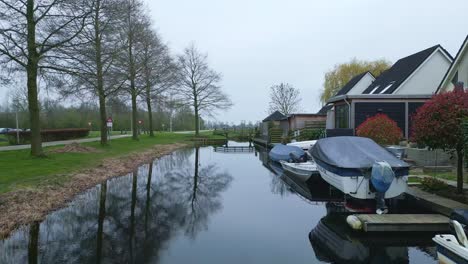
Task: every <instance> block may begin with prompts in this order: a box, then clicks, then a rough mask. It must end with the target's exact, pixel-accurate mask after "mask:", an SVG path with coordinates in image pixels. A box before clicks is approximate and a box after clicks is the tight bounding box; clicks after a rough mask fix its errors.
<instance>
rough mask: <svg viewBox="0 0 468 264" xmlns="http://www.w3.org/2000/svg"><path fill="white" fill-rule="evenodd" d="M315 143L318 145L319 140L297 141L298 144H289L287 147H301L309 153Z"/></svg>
mask: <svg viewBox="0 0 468 264" xmlns="http://www.w3.org/2000/svg"><path fill="white" fill-rule="evenodd" d="M315 143H317V140H307V141H296V142H291V143H288V144H287V145H288V146H296V147H300V148H301V149H303V150H305V151H307V150H310V149H312V147H313V146H314V145H315Z"/></svg>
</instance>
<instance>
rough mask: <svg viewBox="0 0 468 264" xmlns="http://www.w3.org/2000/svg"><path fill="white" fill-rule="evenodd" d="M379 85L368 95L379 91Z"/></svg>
mask: <svg viewBox="0 0 468 264" xmlns="http://www.w3.org/2000/svg"><path fill="white" fill-rule="evenodd" d="M379 87H380V85H377V86H376V87H375V88H374V89H372V91H371V92H370V93H369V94H374V92H375V91H377V89H379Z"/></svg>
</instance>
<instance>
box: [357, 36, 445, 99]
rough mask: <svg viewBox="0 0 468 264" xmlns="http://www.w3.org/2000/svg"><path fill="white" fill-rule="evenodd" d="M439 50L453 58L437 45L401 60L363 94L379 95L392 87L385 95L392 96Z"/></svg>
mask: <svg viewBox="0 0 468 264" xmlns="http://www.w3.org/2000/svg"><path fill="white" fill-rule="evenodd" d="M438 48H441V50H442V51H443V52H445V53H446V55H447V56H449V57H450V58H452V56H451V55H450V53H448V52H447V51H446V50H445V49H444V48H442V46H440V45H435V46H433V47H430V48H428V49H425V50H423V51H420V52H417V53H414V54H412V55H409V56H407V57H404V58H402V59H399V60H398V61H397V62H395V64H393V66H392V67H391V68H390V69H388V70H386V71H384V72H383V73H382V74H381V75H380V76H379V77H377V79H376V80H375V81H374V82H373V83H372V84H371V85H370V86H369V87H368V88H367V89H366V90H364V92H363V94H369V93H370V92H372V90H374V88H376V87H378V88H377V90H375V92H374V94H379V93H380V92H382V90H384V89H385V88H387V87H388V86H389V85H391V87H390V88H388V89H387V90H386V91H385V92H384V94H392V93H393V92H394V91H395V90H396V89H397V88H398V87H399V86H400V85H401V84H402V83H403V82H404V81H405V80H406V79H407V78H408V77H409V76H410V75H411V74H412V73H413V72H414V71H415V70H416V69H417V68H418V67H419V66H420V65H421V64H422V63H423V62H424V61H425V60H426V59H427V58H428V57H429V56H430V55H431V54H432V53H434V51H436V50H437V49H438Z"/></svg>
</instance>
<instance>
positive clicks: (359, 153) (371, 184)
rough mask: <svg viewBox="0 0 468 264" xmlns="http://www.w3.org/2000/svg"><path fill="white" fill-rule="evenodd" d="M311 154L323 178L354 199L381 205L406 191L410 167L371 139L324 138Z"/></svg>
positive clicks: (348, 137) (318, 142)
mask: <svg viewBox="0 0 468 264" xmlns="http://www.w3.org/2000/svg"><path fill="white" fill-rule="evenodd" d="M310 152H311V155H312V157H313V159H314V161H315V163H316V164H317V169H318V171H319V172H320V175H321V176H322V178H323V179H324V180H325V181H326V182H328V183H329V184H330V185H332V186H334V187H335V188H337V189H338V190H340V191H342V192H343V193H345V194H347V195H349V196H351V197H354V198H357V199H377V202H379V201H383V199H389V198H394V197H397V196H399V195H401V194H402V193H404V192H405V191H406V187H407V181H408V172H409V165H408V164H407V163H405V162H404V161H402V160H400V159H398V158H396V157H395V156H394V155H392V154H391V153H390V152H388V151H387V150H386V149H385V148H383V147H381V146H380V145H378V144H377V143H375V142H374V141H373V140H371V139H369V138H364V137H350V136H344V137H332V138H324V139H320V140H318V141H317V143H316V144H315V146H314V148H313V149H312V150H311V151H310ZM383 207H385V206H384V205H383ZM383 207H382V208H383Z"/></svg>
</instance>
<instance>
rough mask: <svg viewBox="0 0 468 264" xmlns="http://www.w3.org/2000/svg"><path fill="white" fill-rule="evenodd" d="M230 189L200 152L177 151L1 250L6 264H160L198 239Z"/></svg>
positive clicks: (92, 194) (1, 245)
mask: <svg viewBox="0 0 468 264" xmlns="http://www.w3.org/2000/svg"><path fill="white" fill-rule="evenodd" d="M231 181H232V176H231V175H230V174H229V173H228V172H223V171H220V169H219V168H218V167H217V166H216V165H215V164H206V165H204V164H200V149H199V148H196V149H193V150H183V151H179V152H177V153H175V154H173V155H171V156H168V157H164V158H162V159H159V160H157V161H155V163H154V164H153V163H151V164H148V165H145V166H142V167H140V168H139V169H138V170H136V171H134V172H133V173H131V174H130V175H128V176H125V177H120V178H115V179H113V180H110V181H108V182H105V183H103V184H101V185H99V186H97V187H96V188H93V189H91V190H89V191H88V192H86V193H84V194H82V195H80V196H79V197H78V198H77V199H75V200H74V201H73V202H72V203H71V204H70V206H69V207H67V208H64V209H62V210H59V211H57V212H54V213H52V214H51V215H49V216H48V217H47V218H46V219H45V220H44V221H43V222H42V223H39V222H38V223H34V224H32V225H31V226H30V227H28V228H24V229H23V230H20V231H18V232H16V233H15V234H13V235H12V236H11V237H10V238H9V239H7V240H4V241H1V242H0V252H2V254H1V256H0V263H27V262H29V263H93V262H94V263H143V262H148V261H151V262H153V263H156V262H158V259H159V255H160V251H161V250H164V249H165V248H166V243H167V242H168V241H169V240H170V239H171V238H172V237H174V236H175V235H177V234H178V233H179V232H182V234H185V235H187V236H189V237H190V238H192V239H193V238H195V237H196V236H197V234H198V232H199V231H201V230H206V229H207V228H208V220H209V218H210V216H211V215H212V214H213V213H215V212H217V211H219V210H220V209H221V208H222V202H221V192H223V191H225V190H226V189H227V188H228V187H229V185H230V182H231Z"/></svg>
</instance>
